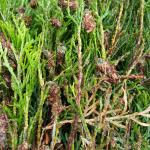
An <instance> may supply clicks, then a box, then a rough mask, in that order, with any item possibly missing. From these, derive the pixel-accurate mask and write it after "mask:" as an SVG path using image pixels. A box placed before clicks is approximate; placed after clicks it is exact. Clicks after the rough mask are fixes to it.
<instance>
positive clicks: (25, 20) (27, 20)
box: [23, 16, 32, 27]
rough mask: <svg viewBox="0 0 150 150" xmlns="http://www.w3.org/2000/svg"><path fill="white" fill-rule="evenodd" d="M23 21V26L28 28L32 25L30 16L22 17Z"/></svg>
mask: <svg viewBox="0 0 150 150" xmlns="http://www.w3.org/2000/svg"><path fill="white" fill-rule="evenodd" d="M23 20H24V22H25V25H26V26H27V27H29V26H30V25H31V24H32V17H31V16H23Z"/></svg>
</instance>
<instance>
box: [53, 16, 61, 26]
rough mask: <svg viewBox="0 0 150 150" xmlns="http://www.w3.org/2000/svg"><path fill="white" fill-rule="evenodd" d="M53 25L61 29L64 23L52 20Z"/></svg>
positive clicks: (55, 19)
mask: <svg viewBox="0 0 150 150" xmlns="http://www.w3.org/2000/svg"><path fill="white" fill-rule="evenodd" d="M51 24H52V25H53V26H54V27H56V28H60V27H61V26H62V23H61V22H60V21H59V20H58V19H57V18H52V19H51Z"/></svg>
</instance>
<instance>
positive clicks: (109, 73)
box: [96, 58, 119, 83]
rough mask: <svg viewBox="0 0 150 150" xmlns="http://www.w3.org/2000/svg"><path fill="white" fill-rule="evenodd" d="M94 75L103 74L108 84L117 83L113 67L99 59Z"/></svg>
mask: <svg viewBox="0 0 150 150" xmlns="http://www.w3.org/2000/svg"><path fill="white" fill-rule="evenodd" d="M96 74H97V75H101V74H102V75H103V74H104V75H105V76H106V77H108V81H109V82H110V83H117V82H118V80H119V77H118V74H117V71H116V69H115V66H113V65H112V64H110V63H109V62H107V61H104V60H103V59H101V58H99V59H98V61H97V65H96Z"/></svg>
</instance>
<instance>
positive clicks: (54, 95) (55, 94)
mask: <svg viewBox="0 0 150 150" xmlns="http://www.w3.org/2000/svg"><path fill="white" fill-rule="evenodd" d="M47 100H48V102H49V104H50V105H51V106H52V113H53V115H56V114H57V115H58V114H59V113H60V112H61V111H62V110H63V107H62V104H61V97H60V88H59V86H58V85H57V84H56V83H54V82H51V83H50V90H49V96H48V98H47Z"/></svg>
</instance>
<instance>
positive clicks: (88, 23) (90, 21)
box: [83, 9, 96, 33]
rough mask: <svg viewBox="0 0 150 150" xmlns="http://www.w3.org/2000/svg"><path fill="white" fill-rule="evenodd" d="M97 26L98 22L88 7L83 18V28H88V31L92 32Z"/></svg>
mask: <svg viewBox="0 0 150 150" xmlns="http://www.w3.org/2000/svg"><path fill="white" fill-rule="evenodd" d="M95 27H96V22H95V19H94V17H93V15H92V12H91V11H90V10H88V9H86V10H85V14H84V18H83V28H84V29H85V30H86V32H87V33H90V32H92V31H93V30H94V29H95Z"/></svg>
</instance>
